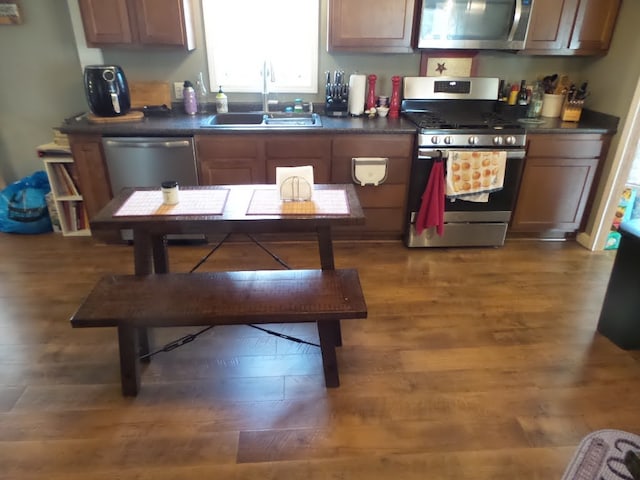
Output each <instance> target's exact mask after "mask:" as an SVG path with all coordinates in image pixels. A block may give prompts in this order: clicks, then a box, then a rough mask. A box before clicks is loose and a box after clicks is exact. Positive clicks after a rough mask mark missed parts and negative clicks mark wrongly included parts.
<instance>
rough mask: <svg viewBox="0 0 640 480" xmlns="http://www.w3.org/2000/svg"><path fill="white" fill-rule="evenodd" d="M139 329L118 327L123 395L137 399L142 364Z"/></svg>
mask: <svg viewBox="0 0 640 480" xmlns="http://www.w3.org/2000/svg"><path fill="white" fill-rule="evenodd" d="M137 336H138V329H137V328H135V327H126V326H119V327H118V347H119V351H120V382H121V383H122V394H123V395H124V396H127V397H135V396H136V395H137V394H138V391H139V390H140V363H139V362H138V348H137V344H138V338H137Z"/></svg>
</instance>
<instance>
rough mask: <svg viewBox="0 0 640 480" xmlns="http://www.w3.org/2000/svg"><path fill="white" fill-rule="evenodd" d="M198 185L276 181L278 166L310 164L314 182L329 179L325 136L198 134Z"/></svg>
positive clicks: (327, 140) (328, 160) (328, 146)
mask: <svg viewBox="0 0 640 480" xmlns="http://www.w3.org/2000/svg"><path fill="white" fill-rule="evenodd" d="M195 143H196V156H197V158H198V175H199V179H200V184H201V185H242V184H256V183H275V182H276V168H277V167H296V166H301V165H312V166H313V171H314V181H315V182H316V183H329V180H330V178H331V174H330V168H331V157H330V155H331V137H329V136H326V135H267V134H257V135H245V134H240V135H211V136H206V135H197V136H196V137H195Z"/></svg>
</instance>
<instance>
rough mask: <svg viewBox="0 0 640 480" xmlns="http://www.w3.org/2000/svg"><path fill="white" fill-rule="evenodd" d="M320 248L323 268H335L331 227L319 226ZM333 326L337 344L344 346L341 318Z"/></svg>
mask: <svg viewBox="0 0 640 480" xmlns="http://www.w3.org/2000/svg"><path fill="white" fill-rule="evenodd" d="M317 233H318V249H319V251H320V265H321V267H322V270H335V268H336V267H335V262H334V259H333V241H332V240H331V227H330V226H328V225H327V226H324V227H318V229H317ZM331 328H333V329H334V330H335V345H336V346H337V347H341V346H342V329H341V328H340V320H336V321H335V322H331Z"/></svg>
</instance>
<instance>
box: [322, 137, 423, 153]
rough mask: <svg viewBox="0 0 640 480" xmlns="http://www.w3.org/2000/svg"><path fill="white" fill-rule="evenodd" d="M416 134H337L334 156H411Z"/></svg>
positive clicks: (334, 141) (334, 142)
mask: <svg viewBox="0 0 640 480" xmlns="http://www.w3.org/2000/svg"><path fill="white" fill-rule="evenodd" d="M413 140H414V135H337V136H336V137H335V138H334V140H333V152H332V153H333V157H334V158H335V157H349V158H352V157H411V156H412V155H413Z"/></svg>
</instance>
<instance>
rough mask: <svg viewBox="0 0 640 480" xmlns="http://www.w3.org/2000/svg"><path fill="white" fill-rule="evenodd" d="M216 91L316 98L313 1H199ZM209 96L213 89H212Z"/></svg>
mask: <svg viewBox="0 0 640 480" xmlns="http://www.w3.org/2000/svg"><path fill="white" fill-rule="evenodd" d="M202 14H203V18H204V31H205V41H206V47H207V61H208V63H209V78H211V79H212V80H211V83H212V85H213V86H214V87H215V90H217V86H218V85H222V86H223V88H224V90H225V91H229V92H261V91H262V88H263V72H264V67H265V66H266V68H267V71H268V74H267V78H268V80H269V83H268V91H271V92H292V93H293V92H300V93H317V91H318V29H319V23H320V21H319V20H320V18H319V17H320V4H319V0H202ZM212 90H213V88H212Z"/></svg>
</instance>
